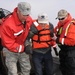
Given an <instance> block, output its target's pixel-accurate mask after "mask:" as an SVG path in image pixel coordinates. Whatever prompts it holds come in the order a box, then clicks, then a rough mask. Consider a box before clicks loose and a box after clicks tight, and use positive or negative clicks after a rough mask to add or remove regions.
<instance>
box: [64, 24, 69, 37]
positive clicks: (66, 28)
mask: <svg viewBox="0 0 75 75" xmlns="http://www.w3.org/2000/svg"><path fill="white" fill-rule="evenodd" d="M69 27H70V24H69V25H68V26H67V28H66V32H65V36H66V35H67V33H68V29H69Z"/></svg>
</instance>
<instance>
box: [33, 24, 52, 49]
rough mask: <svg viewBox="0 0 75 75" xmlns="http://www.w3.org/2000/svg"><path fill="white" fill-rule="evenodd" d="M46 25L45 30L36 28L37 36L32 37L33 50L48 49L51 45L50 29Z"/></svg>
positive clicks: (39, 27)
mask: <svg viewBox="0 0 75 75" xmlns="http://www.w3.org/2000/svg"><path fill="white" fill-rule="evenodd" d="M49 27H50V26H49V25H48V24H47V25H46V27H45V29H42V27H41V26H40V25H38V26H37V30H38V34H35V35H34V36H33V39H32V41H33V48H48V47H49V46H50V44H51V42H50V41H51V37H50V29H49Z"/></svg>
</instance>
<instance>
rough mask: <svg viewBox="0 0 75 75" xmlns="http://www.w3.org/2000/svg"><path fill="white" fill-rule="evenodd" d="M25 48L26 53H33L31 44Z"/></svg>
mask: <svg viewBox="0 0 75 75" xmlns="http://www.w3.org/2000/svg"><path fill="white" fill-rule="evenodd" d="M24 50H25V53H26V54H32V53H33V51H32V46H31V45H27V46H26V47H25V49H24Z"/></svg>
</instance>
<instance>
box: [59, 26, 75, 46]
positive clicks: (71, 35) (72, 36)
mask: <svg viewBox="0 0 75 75" xmlns="http://www.w3.org/2000/svg"><path fill="white" fill-rule="evenodd" d="M59 42H60V43H61V44H62V45H64V44H65V45H69V46H74V45H75V25H70V27H69V29H68V31H67V35H66V37H64V38H59Z"/></svg>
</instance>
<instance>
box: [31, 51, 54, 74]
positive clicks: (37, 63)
mask: <svg viewBox="0 0 75 75" xmlns="http://www.w3.org/2000/svg"><path fill="white" fill-rule="evenodd" d="M32 60H33V65H34V69H35V74H36V75H43V72H42V67H43V66H44V68H45V71H46V75H53V59H52V55H51V51H50V50H49V51H48V52H47V53H45V54H42V53H38V52H34V51H33V55H32ZM43 64H44V65H43Z"/></svg>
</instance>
